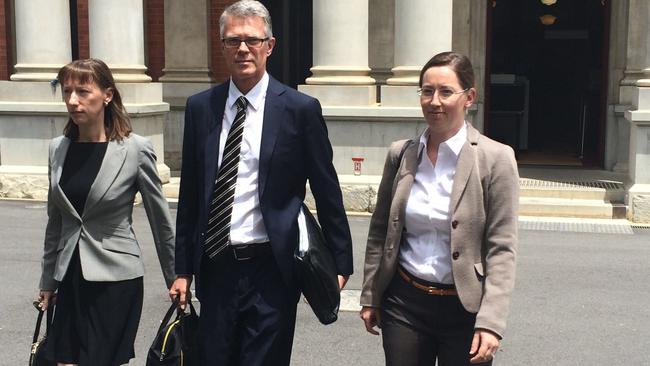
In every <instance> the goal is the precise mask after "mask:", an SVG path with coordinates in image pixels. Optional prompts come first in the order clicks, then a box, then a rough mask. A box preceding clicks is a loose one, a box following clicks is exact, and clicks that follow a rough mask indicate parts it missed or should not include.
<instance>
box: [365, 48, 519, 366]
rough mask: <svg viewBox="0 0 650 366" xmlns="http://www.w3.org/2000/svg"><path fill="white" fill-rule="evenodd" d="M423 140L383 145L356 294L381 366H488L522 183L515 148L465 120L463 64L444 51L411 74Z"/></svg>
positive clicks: (466, 74)
mask: <svg viewBox="0 0 650 366" xmlns="http://www.w3.org/2000/svg"><path fill="white" fill-rule="evenodd" d="M418 94H419V95H420V105H421V107H422V112H423V114H424V118H425V120H426V122H427V125H428V127H427V129H426V130H425V131H424V133H423V134H422V135H421V136H420V137H419V139H417V140H414V141H410V140H406V141H398V142H395V143H393V144H392V145H391V147H390V151H389V153H388V156H387V158H386V164H385V166H384V173H383V177H382V180H381V183H380V186H379V192H378V197H377V206H376V209H375V212H374V213H373V216H372V220H371V222H370V231H369V234H368V244H367V249H366V258H365V271H364V283H363V289H362V293H361V305H362V310H361V312H360V316H361V318H362V319H363V321H364V323H365V326H366V329H367V330H368V332H370V333H373V334H379V333H378V332H377V331H376V330H375V326H379V327H380V328H381V332H382V338H383V345H384V351H385V355H386V364H387V365H400V366H404V365H433V364H435V362H436V360H437V361H438V365H440V366H445V365H453V366H458V365H467V364H491V362H492V358H493V357H494V355H495V352H496V351H497V349H498V347H499V341H500V339H501V337H502V336H503V332H504V330H505V325H506V316H507V313H508V307H509V304H510V294H511V292H512V289H513V287H514V278H515V252H516V245H517V205H518V200H519V178H518V172H517V164H516V161H515V158H514V153H513V151H512V149H511V148H510V147H508V146H506V145H503V144H500V143H498V142H496V141H493V140H491V139H489V138H487V137H485V136H483V135H481V134H480V133H479V132H478V131H477V130H475V129H474V128H473V127H472V126H471V125H470V124H468V123H467V122H466V121H465V113H466V110H467V108H469V107H470V106H471V105H472V104H473V103H474V101H475V99H476V90H475V89H474V74H473V71H472V65H471V63H470V61H469V59H468V58H467V57H466V56H463V55H460V54H457V53H453V52H445V53H441V54H438V55H436V56H434V57H433V58H432V59H431V60H429V61H428V62H427V63H426V65H425V66H424V67H423V68H422V71H421V72H420V88H419V89H418Z"/></svg>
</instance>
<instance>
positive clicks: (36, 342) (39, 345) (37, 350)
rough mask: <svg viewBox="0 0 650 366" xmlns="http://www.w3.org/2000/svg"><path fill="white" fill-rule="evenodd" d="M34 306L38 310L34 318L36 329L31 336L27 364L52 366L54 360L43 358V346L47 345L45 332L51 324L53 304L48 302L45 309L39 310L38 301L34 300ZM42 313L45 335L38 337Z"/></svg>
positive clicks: (46, 332) (54, 363) (31, 365)
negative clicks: (48, 304) (44, 315)
mask: <svg viewBox="0 0 650 366" xmlns="http://www.w3.org/2000/svg"><path fill="white" fill-rule="evenodd" d="M34 307H35V308H36V310H38V317H37V318H36V329H34V337H33V338H32V349H31V351H30V353H29V366H54V365H56V362H53V361H49V360H48V359H46V358H45V348H46V345H47V334H48V332H49V331H50V324H52V315H53V313H54V304H52V303H51V302H50V306H48V307H47V311H43V310H41V307H40V306H39V301H38V300H37V301H34ZM43 313H46V314H47V315H46V321H45V335H44V336H43V337H41V339H38V338H39V337H40V335H41V322H42V321H43Z"/></svg>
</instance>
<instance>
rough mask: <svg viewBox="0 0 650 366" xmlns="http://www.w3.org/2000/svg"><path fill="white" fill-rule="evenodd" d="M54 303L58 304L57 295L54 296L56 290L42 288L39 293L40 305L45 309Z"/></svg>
mask: <svg viewBox="0 0 650 366" xmlns="http://www.w3.org/2000/svg"><path fill="white" fill-rule="evenodd" d="M50 302H51V303H52V304H56V296H54V291H47V290H41V292H39V294H38V307H39V308H40V309H41V310H42V311H45V310H47V307H48V306H50Z"/></svg>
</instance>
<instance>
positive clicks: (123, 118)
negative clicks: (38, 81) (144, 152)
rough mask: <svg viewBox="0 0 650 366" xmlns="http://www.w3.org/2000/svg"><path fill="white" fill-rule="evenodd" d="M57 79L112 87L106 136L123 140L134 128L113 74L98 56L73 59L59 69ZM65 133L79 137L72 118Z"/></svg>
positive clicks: (105, 115) (64, 130)
mask: <svg viewBox="0 0 650 366" xmlns="http://www.w3.org/2000/svg"><path fill="white" fill-rule="evenodd" d="M56 79H57V80H58V82H59V83H61V85H63V83H65V82H66V81H67V80H70V79H72V80H77V81H78V82H80V83H82V84H90V83H95V84H96V85H97V86H98V87H99V88H100V89H102V90H107V89H111V90H112V91H113V99H112V100H111V101H110V102H109V103H108V105H107V106H105V107H104V128H105V129H106V137H107V138H108V139H109V140H118V141H121V140H122V139H123V138H125V137H127V136H129V134H130V133H131V131H132V130H133V129H132V128H131V121H130V120H129V115H128V113H127V112H126V109H124V105H123V104H122V96H121V95H120V92H119V91H118V90H117V87H116V86H115V80H114V79H113V74H112V73H111V70H110V69H109V68H108V66H107V65H106V64H105V63H104V61H102V60H99V59H96V58H89V59H85V60H75V61H72V62H71V63H69V64H67V65H65V66H63V67H62V68H61V69H60V70H59V74H58V75H57V77H56ZM63 134H64V135H65V136H66V137H68V138H70V139H72V140H76V139H77V138H78V137H79V127H78V126H77V125H76V124H75V123H74V122H73V121H72V118H69V119H68V123H66V125H65V127H64V128H63Z"/></svg>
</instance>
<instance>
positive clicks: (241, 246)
mask: <svg viewBox="0 0 650 366" xmlns="http://www.w3.org/2000/svg"><path fill="white" fill-rule="evenodd" d="M248 247H249V244H245V245H236V246H233V247H232V254H233V255H234V256H235V260H238V261H247V260H249V259H251V258H253V256H248V257H240V256H238V255H237V249H246V248H248Z"/></svg>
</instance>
